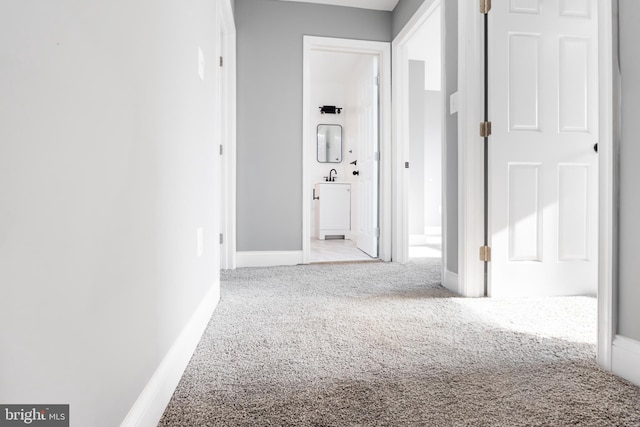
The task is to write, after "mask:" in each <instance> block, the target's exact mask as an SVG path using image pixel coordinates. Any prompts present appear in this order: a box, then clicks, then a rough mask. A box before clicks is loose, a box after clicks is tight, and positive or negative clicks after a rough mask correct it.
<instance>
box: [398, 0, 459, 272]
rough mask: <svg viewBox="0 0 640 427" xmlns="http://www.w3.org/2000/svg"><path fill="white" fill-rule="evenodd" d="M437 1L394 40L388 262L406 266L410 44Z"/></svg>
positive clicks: (422, 9) (426, 6)
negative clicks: (390, 224) (391, 210)
mask: <svg viewBox="0 0 640 427" xmlns="http://www.w3.org/2000/svg"><path fill="white" fill-rule="evenodd" d="M440 3H441V2H440V0H435V1H434V2H433V3H430V4H429V2H425V3H423V4H422V5H421V6H420V7H419V8H418V10H417V11H416V12H415V13H414V14H413V16H412V17H411V19H410V20H409V22H407V24H406V25H405V26H404V28H402V30H401V31H400V33H398V35H397V36H396V38H395V39H393V42H392V46H393V47H392V53H393V87H394V93H393V107H392V126H393V152H392V155H393V166H392V170H393V183H394V185H393V193H394V197H393V224H392V229H393V243H392V248H391V251H392V252H391V258H392V259H393V261H395V262H400V263H406V262H408V261H409V244H410V237H409V169H407V168H405V166H404V163H405V162H406V161H409V160H410V152H409V98H408V94H409V54H408V50H409V47H408V45H409V42H410V41H411V38H412V37H413V36H414V35H415V33H416V32H417V31H418V30H419V29H420V27H421V26H422V25H423V24H424V23H425V22H426V21H427V19H429V17H430V16H431V15H432V14H433V13H434V12H435V10H436V9H437V8H438V7H440V6H441V4H440ZM444 4H445V2H442V7H441V9H440V12H441V20H443V19H444ZM445 27H446V26H445V25H442V26H441V31H442V37H441V46H440V47H441V53H440V55H441V56H442V57H443V58H444V48H445V44H444V43H445V38H444V33H445ZM441 62H442V73H441V76H442V80H441V88H442V101H443V104H442V107H441V110H442V120H443V124H444V125H443V126H442V141H441V145H442V147H443V150H442V156H443V158H442V162H443V165H442V190H443V191H442V194H443V200H446V199H445V197H446V196H445V195H446V193H445V191H446V188H447V187H446V170H445V167H446V161H445V160H446V159H445V157H444V156H445V154H446V150H445V149H444V148H445V143H446V130H447V127H446V116H447V115H446V114H445V110H446V93H445V92H446V87H447V86H446V80H445V79H446V75H447V73H446V69H445V65H446V64H445V61H441ZM442 216H443V224H444V218H445V217H446V203H445V204H443V211H442ZM445 233H446V229H443V235H442V239H443V247H444V246H445V244H444V242H445V241H446V235H445ZM442 261H443V262H442V266H443V271H444V265H445V260H444V256H443V260H442Z"/></svg>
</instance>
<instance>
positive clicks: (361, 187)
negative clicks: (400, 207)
mask: <svg viewBox="0 0 640 427" xmlns="http://www.w3.org/2000/svg"><path fill="white" fill-rule="evenodd" d="M362 64H363V65H362V66H363V74H362V75H363V78H360V79H359V81H358V85H359V87H358V102H357V108H356V114H357V116H358V120H357V123H358V133H357V135H358V157H359V159H358V169H359V175H358V177H359V179H358V180H357V183H358V192H357V194H358V196H357V203H358V225H357V234H356V244H357V246H358V248H359V249H360V250H361V251H363V252H365V253H366V254H368V255H369V256H371V257H373V258H377V257H378V237H379V234H380V232H379V230H380V229H379V228H378V164H379V160H380V157H379V151H378V150H379V148H378V147H379V141H378V140H379V132H378V129H379V127H378V126H379V124H378V110H379V94H378V82H379V78H378V58H377V57H375V56H371V57H369V56H364V60H363V63H362Z"/></svg>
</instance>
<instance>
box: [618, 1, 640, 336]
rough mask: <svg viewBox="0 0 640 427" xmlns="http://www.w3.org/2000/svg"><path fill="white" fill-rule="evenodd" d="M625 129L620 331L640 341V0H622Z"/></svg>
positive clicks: (619, 295) (623, 129)
mask: <svg viewBox="0 0 640 427" xmlns="http://www.w3.org/2000/svg"><path fill="white" fill-rule="evenodd" d="M619 16H620V64H621V81H622V88H621V93H622V94H623V95H622V115H621V121H622V129H621V135H620V218H619V220H620V223H619V226H620V234H619V264H618V265H619V267H618V268H619V276H618V277H619V285H618V309H619V314H618V316H619V317H618V333H619V334H620V335H623V336H626V337H629V338H632V339H635V340H637V341H640V312H639V311H638V304H639V303H640V285H639V283H640V263H638V254H640V223H639V222H638V218H640V197H638V183H640V169H639V168H638V160H640V144H638V134H640V121H638V115H639V114H640V102H639V101H638V95H639V94H640V56H638V46H637V45H638V40H639V39H640V28H639V27H638V20H639V19H640V2H638V1H637V0H633V1H632V0H620V14H619Z"/></svg>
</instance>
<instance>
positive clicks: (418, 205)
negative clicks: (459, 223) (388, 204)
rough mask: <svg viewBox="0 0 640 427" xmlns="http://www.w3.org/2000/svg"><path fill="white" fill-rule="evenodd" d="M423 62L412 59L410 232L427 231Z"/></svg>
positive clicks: (410, 96)
mask: <svg viewBox="0 0 640 427" xmlns="http://www.w3.org/2000/svg"><path fill="white" fill-rule="evenodd" d="M424 68H425V67H424V62H423V61H409V158H410V159H411V164H410V168H409V234H424V225H425V224H424V208H425V201H424V199H425V175H424V172H425V171H424V168H425V157H424V151H425V117H426V113H425V91H424V73H425V70H424Z"/></svg>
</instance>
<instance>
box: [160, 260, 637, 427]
mask: <svg viewBox="0 0 640 427" xmlns="http://www.w3.org/2000/svg"><path fill="white" fill-rule="evenodd" d="M439 270H440V267H439V264H438V262H437V261H435V260H425V261H421V262H414V263H411V264H408V265H397V264H389V263H360V264H333V265H330V264H324V265H308V266H296V267H277V268H255V269H238V270H236V271H224V272H222V298H221V301H220V304H219V306H218V308H217V309H216V312H215V313H214V315H213V317H212V318H211V322H210V324H209V326H208V328H207V330H206V332H205V334H204V336H203V338H202V341H201V342H200V344H199V346H198V348H197V350H196V352H195V353H194V355H193V358H192V360H191V362H190V363H189V366H188V367H187V369H186V372H185V374H184V376H183V378H182V380H181V382H180V384H179V386H178V388H177V390H176V392H175V394H174V396H173V398H172V400H171V402H170V403H169V405H168V407H167V409H166V411H165V414H164V416H163V418H162V420H161V422H160V425H161V426H316V427H321V426H568V425H580V426H640V389H639V388H638V387H635V386H633V385H631V384H629V383H627V382H625V381H623V380H621V379H619V378H616V377H614V376H612V375H610V374H608V373H606V372H604V371H602V370H601V369H599V368H598V367H597V365H596V363H595V331H596V300H595V299H593V298H588V297H572V298H548V299H545V298H537V299H517V300H507V299H504V300H500V299H462V298H457V297H456V296H455V295H453V294H452V293H450V292H449V291H447V290H446V289H444V288H442V287H441V286H440V285H439V283H440V274H439Z"/></svg>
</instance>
